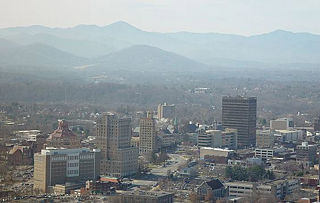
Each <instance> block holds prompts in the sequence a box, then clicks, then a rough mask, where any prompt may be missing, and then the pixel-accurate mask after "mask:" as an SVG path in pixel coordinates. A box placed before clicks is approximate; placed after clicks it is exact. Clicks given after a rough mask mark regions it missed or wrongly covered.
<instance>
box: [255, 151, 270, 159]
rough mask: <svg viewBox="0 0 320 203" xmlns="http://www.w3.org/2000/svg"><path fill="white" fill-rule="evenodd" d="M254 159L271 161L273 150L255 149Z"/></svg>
mask: <svg viewBox="0 0 320 203" xmlns="http://www.w3.org/2000/svg"><path fill="white" fill-rule="evenodd" d="M254 153H255V157H258V158H261V159H264V160H267V159H272V157H273V149H270V148H256V149H255V151H254Z"/></svg>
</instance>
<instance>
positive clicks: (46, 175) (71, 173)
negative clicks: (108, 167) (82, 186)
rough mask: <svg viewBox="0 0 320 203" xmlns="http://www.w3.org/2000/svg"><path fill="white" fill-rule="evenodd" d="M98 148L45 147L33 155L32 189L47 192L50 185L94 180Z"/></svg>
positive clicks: (96, 175) (98, 156)
mask: <svg viewBox="0 0 320 203" xmlns="http://www.w3.org/2000/svg"><path fill="white" fill-rule="evenodd" d="M99 170H100V150H89V149H87V148H77V149H57V148H47V149H43V150H41V153H36V154H35V155H34V189H37V190H39V191H41V192H45V193H47V192H48V191H49V187H50V186H55V185H57V184H60V185H61V184H66V183H67V182H74V183H77V182H80V183H85V181H87V180H95V179H96V178H97V177H98V176H99V175H100V173H99Z"/></svg>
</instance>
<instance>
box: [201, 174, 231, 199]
mask: <svg viewBox="0 0 320 203" xmlns="http://www.w3.org/2000/svg"><path fill="white" fill-rule="evenodd" d="M196 192H197V195H198V196H200V198H201V199H204V198H205V196H206V195H208V194H209V195H210V193H211V195H212V197H214V198H215V199H216V200H218V199H221V198H223V197H224V196H225V194H226V189H225V187H224V185H223V184H222V182H221V181H220V180H219V179H212V180H210V181H205V182H203V183H202V184H201V185H200V186H198V187H197V188H196Z"/></svg>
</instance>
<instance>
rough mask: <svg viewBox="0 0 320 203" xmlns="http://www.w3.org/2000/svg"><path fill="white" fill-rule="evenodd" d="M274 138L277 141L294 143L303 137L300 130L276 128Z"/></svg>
mask: <svg viewBox="0 0 320 203" xmlns="http://www.w3.org/2000/svg"><path fill="white" fill-rule="evenodd" d="M274 136H275V139H277V141H279V142H286V143H296V142H297V141H298V140H301V139H302V137H303V131H302V130H276V131H275V134H274Z"/></svg>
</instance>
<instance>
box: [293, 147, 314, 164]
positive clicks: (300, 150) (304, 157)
mask: <svg viewBox="0 0 320 203" xmlns="http://www.w3.org/2000/svg"><path fill="white" fill-rule="evenodd" d="M296 152H297V161H298V162H300V163H303V164H306V166H309V165H310V164H311V163H312V162H314V161H315V160H316V157H317V146H316V145H309V144H308V142H302V144H301V145H298V146H297V148H296Z"/></svg>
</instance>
